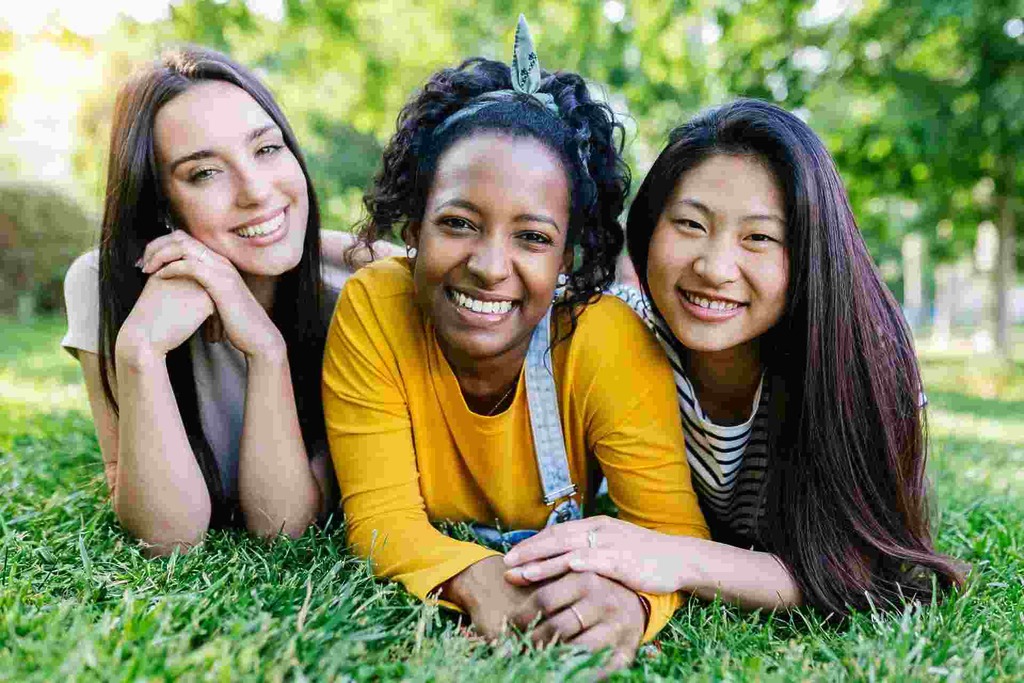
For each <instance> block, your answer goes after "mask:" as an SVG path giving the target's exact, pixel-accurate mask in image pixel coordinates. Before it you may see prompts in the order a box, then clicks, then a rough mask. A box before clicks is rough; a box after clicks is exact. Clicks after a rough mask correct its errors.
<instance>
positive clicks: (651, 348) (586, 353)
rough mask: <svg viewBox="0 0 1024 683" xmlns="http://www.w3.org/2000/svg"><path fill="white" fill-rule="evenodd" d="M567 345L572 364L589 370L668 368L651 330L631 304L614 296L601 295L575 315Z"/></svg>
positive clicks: (639, 370) (643, 370)
mask: <svg viewBox="0 0 1024 683" xmlns="http://www.w3.org/2000/svg"><path fill="white" fill-rule="evenodd" d="M566 345H567V347H568V348H567V349H566V353H567V354H568V357H569V358H572V359H574V360H573V365H575V366H578V367H579V368H580V369H589V371H591V372H598V371H604V370H608V369H611V368H613V367H621V368H623V369H625V370H635V371H637V372H639V373H641V374H642V373H643V372H645V371H650V370H659V369H661V368H662V367H663V366H664V367H667V359H666V358H665V353H664V351H663V350H662V348H661V345H660V344H659V343H658V340H657V339H656V338H655V336H654V333H653V332H652V331H651V330H650V328H648V327H647V325H646V324H644V322H643V320H641V319H640V317H639V316H638V315H637V314H636V313H635V312H634V311H633V309H632V308H630V306H628V305H627V304H626V303H624V302H623V301H621V300H620V299H618V298H617V297H615V296H609V295H602V296H601V298H600V299H598V300H597V301H595V302H593V303H591V304H588V305H587V306H586V307H585V308H584V309H583V311H582V312H581V313H580V315H579V317H578V318H577V320H576V329H575V330H574V331H573V333H572V335H571V337H570V338H569V339H568V340H566ZM613 374H614V373H613Z"/></svg>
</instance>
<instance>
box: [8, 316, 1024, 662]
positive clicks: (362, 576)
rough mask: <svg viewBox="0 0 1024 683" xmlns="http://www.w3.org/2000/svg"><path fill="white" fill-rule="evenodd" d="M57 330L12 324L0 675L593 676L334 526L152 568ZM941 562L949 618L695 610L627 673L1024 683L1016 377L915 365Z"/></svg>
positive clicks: (922, 610)
mask: <svg viewBox="0 0 1024 683" xmlns="http://www.w3.org/2000/svg"><path fill="white" fill-rule="evenodd" d="M62 333H63V320H61V319H57V320H53V319H50V320H43V321H40V322H39V323H37V324H35V325H32V326H29V327H25V326H17V325H16V324H15V323H13V322H12V321H10V320H5V319H0V539H2V540H0V546H2V547H0V680H18V681H52V680H168V679H176V678H183V679H186V680H207V679H209V680H218V681H219V680H289V681H290V680H295V681H303V680H307V679H308V680H378V679H405V680H413V681H420V680H422V681H427V680H470V679H472V680H474V681H491V680H518V679H526V680H535V679H540V680H544V679H546V680H562V679H574V678H575V679H579V680H585V679H587V678H589V677H591V675H592V668H593V667H594V666H595V665H596V663H597V660H598V659H599V658H598V657H596V656H590V655H587V654H584V653H579V652H574V651H572V650H570V649H568V648H564V647H560V648H553V649H547V650H535V649H530V648H526V647H524V646H523V645H522V643H521V642H520V641H518V640H515V639H509V640H508V641H507V642H504V643H502V644H499V645H497V646H491V645H487V644H484V643H481V642H479V641H475V640H470V639H467V638H465V637H463V636H462V635H461V634H460V631H459V626H458V624H457V622H456V621H455V620H454V619H453V618H452V617H450V616H449V615H447V614H445V613H442V612H438V611H437V610H435V609H431V608H426V607H423V606H421V605H419V604H417V603H416V602H414V601H413V600H411V599H409V598H408V597H406V596H405V595H404V594H403V592H402V591H401V590H400V589H398V588H397V587H396V586H392V585H389V584H385V583H383V582H378V581H375V580H373V579H372V577H371V576H370V573H369V572H368V570H367V567H366V566H365V564H364V563H362V562H360V561H359V560H357V559H355V558H353V557H351V556H349V555H348V554H347V553H346V552H345V551H344V534H343V531H342V530H341V529H340V528H338V527H337V526H336V525H329V526H328V528H326V529H320V530H311V531H310V532H308V533H307V534H306V535H305V536H304V537H303V538H302V539H300V540H298V541H295V542H288V541H281V542H277V543H275V544H273V545H265V544H262V543H260V542H257V541H254V540H252V539H249V538H246V537H245V536H244V535H242V534H235V533H217V534H212V535H211V537H210V538H209V540H208V541H207V542H206V543H205V544H204V545H203V546H202V547H201V548H199V549H197V550H196V551H195V552H192V553H190V554H188V555H186V556H180V557H172V558H169V559H165V560H157V561H147V560H146V559H144V558H143V557H142V555H141V554H140V552H139V550H138V548H137V547H136V546H135V545H134V544H133V543H132V541H131V539H129V538H128V537H126V536H125V535H124V534H123V533H122V532H121V531H120V530H119V528H118V526H117V524H116V521H115V519H114V516H113V514H112V513H111V511H110V506H109V505H108V503H107V502H106V500H105V491H104V484H103V481H102V467H101V462H100V454H99V448H98V446H97V444H96V439H95V435H94V432H93V428H92V423H91V421H90V418H89V413H88V405H87V402H86V397H85V391H84V388H83V386H82V384H81V380H80V375H79V371H78V366H77V364H76V363H75V361H74V360H73V359H72V358H71V357H70V356H68V355H67V354H66V353H64V352H63V351H62V350H60V349H59V347H58V342H59V339H60V336H61V334H62ZM923 367H924V370H925V378H926V387H927V391H928V396H929V399H930V409H929V421H930V429H931V435H932V442H931V443H932V450H931V475H932V480H933V483H934V485H935V488H936V491H937V495H936V500H937V503H938V505H937V508H938V510H937V512H936V515H935V521H936V524H937V529H938V537H939V543H940V545H941V547H942V549H943V550H944V551H946V552H948V553H951V554H953V555H955V556H957V557H960V558H963V559H965V560H967V561H968V562H970V563H971V564H972V565H973V567H974V571H973V574H972V576H971V579H970V582H969V585H968V587H967V589H966V590H965V591H964V592H963V593H962V594H961V595H960V596H958V597H956V598H955V599H953V600H949V601H947V602H946V603H944V604H942V605H941V606H934V605H932V606H925V607H907V608H906V609H905V610H904V611H903V612H902V613H897V614H890V615H877V614H864V615H860V616H858V617H856V618H854V619H853V620H851V622H850V623H848V624H847V625H845V626H843V627H841V628H834V627H831V626H829V625H827V624H824V623H822V621H821V620H820V619H817V618H815V617H813V616H811V615H809V614H804V613H795V614H791V615H788V616H782V617H772V616H768V615H751V614H742V613H739V612H737V611H736V610H734V609H731V608H729V607H726V606H723V605H720V604H712V605H704V604H697V603H692V604H690V605H689V606H688V607H684V608H683V609H681V610H680V611H679V612H678V613H677V614H676V617H675V618H674V619H673V621H672V622H671V623H670V624H669V625H668V626H667V627H666V629H665V631H664V632H663V633H662V637H661V649H660V652H657V653H650V654H646V655H644V656H642V657H641V658H640V659H639V660H638V662H637V663H636V664H635V665H634V666H633V668H632V669H630V670H629V671H628V672H626V673H624V674H620V675H619V678H623V679H629V678H635V679H641V678H651V679H657V678H659V677H663V678H664V679H678V678H683V677H690V678H693V679H695V680H787V681H789V680H808V679H810V680H847V679H852V680H861V679H868V680H877V679H896V680H1020V679H1022V678H1024V578H1022V577H1024V363H1020V362H1019V363H1017V364H1016V366H1014V367H1013V368H1012V369H1008V368H1006V367H1004V366H999V365H996V364H991V363H986V362H983V361H981V360H979V359H976V358H971V357H970V356H965V355H945V356H934V357H933V356H928V357H926V358H925V359H924V361H923Z"/></svg>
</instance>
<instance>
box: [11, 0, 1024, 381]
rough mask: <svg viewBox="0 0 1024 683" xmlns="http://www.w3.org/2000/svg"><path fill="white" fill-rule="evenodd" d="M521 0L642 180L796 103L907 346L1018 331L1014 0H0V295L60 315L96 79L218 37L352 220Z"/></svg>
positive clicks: (1003, 346) (88, 201)
mask: <svg viewBox="0 0 1024 683" xmlns="http://www.w3.org/2000/svg"><path fill="white" fill-rule="evenodd" d="M518 12H524V13H525V14H526V15H527V16H528V17H529V18H530V22H531V27H533V29H534V33H535V37H536V39H537V41H538V42H539V43H540V44H542V45H543V46H544V54H545V55H546V57H545V64H546V65H549V66H550V65H557V66H561V67H565V68H571V69H574V70H579V71H581V72H582V73H584V74H587V75H588V76H589V77H590V78H591V79H592V81H593V85H594V88H595V90H596V91H599V92H601V93H603V97H605V98H606V99H607V100H608V101H609V102H610V103H611V104H612V106H613V108H614V109H615V110H616V111H617V112H619V113H620V114H621V115H622V118H623V121H624V123H625V124H626V126H627V130H628V131H629V135H628V140H627V151H628V155H629V158H630V160H631V161H632V166H633V169H634V172H635V175H636V176H637V177H638V178H639V177H641V176H642V175H643V173H644V172H645V171H646V169H647V168H648V166H649V165H650V163H651V162H652V161H653V157H654V155H655V154H656V153H657V151H658V150H659V149H660V148H661V146H662V145H663V142H664V140H665V136H666V134H667V133H668V131H669V130H670V129H671V128H672V127H673V126H674V125H677V124H678V123H680V122H682V121H683V120H685V119H686V118H687V117H688V116H690V115H692V114H693V113H695V112H696V111H698V110H699V109H700V108H702V107H705V106H708V105H712V104H717V103H720V102H723V101H725V100H728V99H731V98H734V97H738V96H751V97H760V98H764V99H768V100H771V101H774V102H777V103H779V104H781V105H783V106H785V107H787V108H789V109H791V110H793V111H795V112H796V113H797V114H798V115H799V116H801V117H802V118H804V119H805V120H806V121H807V122H808V123H809V124H810V125H811V126H812V127H813V128H814V129H815V130H816V131H818V133H819V134H821V135H822V137H823V138H824V139H825V141H826V143H827V144H828V146H829V149H830V151H831V152H832V153H833V154H834V155H835V157H836V160H837V162H838V164H839V167H840V170H841V172H842V174H843V177H844V179H845V181H846V182H847V184H848V187H849V189H850V195H851V199H852V202H853V207H854V211H855V214H856V216H857V218H858V221H859V224H860V226H861V229H862V230H863V232H864V235H865V237H866V238H867V240H868V243H869V245H870V248H871V250H872V252H873V254H874V256H875V259H876V261H877V263H878V265H879V268H880V270H881V272H882V274H883V275H884V277H885V279H886V281H887V283H888V284H889V286H890V287H891V289H892V290H893V292H894V293H895V294H896V296H897V297H898V298H899V299H900V300H901V301H902V302H903V303H904V308H905V311H906V315H907V319H908V321H909V322H910V323H911V325H912V326H913V328H914V330H915V334H916V336H917V339H918V344H919V347H920V348H921V349H922V352H924V353H937V354H940V355H941V354H944V353H945V354H948V353H961V354H975V355H980V356H982V357H986V358H991V359H993V360H994V359H997V358H999V359H1003V361H1007V360H1010V359H1012V358H1013V357H1014V354H1015V353H1016V354H1018V355H1019V354H1021V352H1022V350H1024V326H1022V323H1024V287H1022V286H1021V283H1020V278H1019V276H1018V273H1019V272H1020V270H1021V268H1020V266H1021V264H1022V250H1021V246H1020V245H1021V243H1022V242H1024V240H1021V239H1019V236H1020V231H1021V230H1022V228H1021V225H1022V220H1021V212H1022V203H1021V201H1020V197H1021V190H1022V187H1024V167H1022V164H1021V150H1022V149H1024V114H1022V112H1024V17H1022V12H1021V4H1020V2H1019V0H947V1H946V2H943V3H932V2H926V1H924V0H920V1H917V2H902V1H900V2H897V1H896V0H870V1H869V0H802V1H799V0H746V1H740V0H705V1H703V2H689V3H679V2H664V0H584V1H581V2H572V3H568V2H566V3H555V2H540V1H538V0H520V1H518V2H515V3H513V2H511V1H510V0H480V1H479V2H465V1H460V0H250V1H249V2H244V1H242V0H181V1H178V2H172V3H168V2H166V1H165V0H123V1H122V2H120V3H118V2H107V3H100V4H92V3H72V2H47V1H41V2H32V3H5V7H4V9H2V10H0V285H2V286H0V314H2V315H6V316H18V318H19V319H20V320H23V321H27V320H29V319H31V318H33V317H34V316H37V315H41V314H48V313H49V314H54V313H57V312H59V310H60V307H61V305H62V304H61V301H62V297H61V296H60V280H61V277H62V274H63V270H64V269H65V268H66V267H67V265H68V264H69V263H70V261H71V259H72V258H73V257H74V255H75V254H77V253H80V252H81V251H84V250H85V249H87V248H88V247H89V246H90V245H95V244H96V241H97V236H98V223H99V215H100V212H101V207H102V194H103V186H104V179H105V164H106V158H105V153H106V149H105V148H106V144H107V136H108V134H109V119H110V112H111V109H112V104H113V96H114V93H115V91H116V89H117V88H118V86H119V85H120V84H121V83H122V82H123V80H124V79H125V78H126V77H127V76H128V74H130V73H131V71H132V70H133V69H134V68H135V67H136V66H137V65H138V64H139V63H140V62H142V61H144V60H148V59H152V58H153V57H154V56H155V55H157V54H158V53H159V51H160V48H161V46H164V45H168V44H173V43H176V42H195V43H200V44H203V45H208V46H211V47H214V48H218V49H221V50H226V51H228V52H230V53H231V54H232V55H234V56H235V57H236V58H237V59H239V60H241V61H242V62H244V63H246V64H248V65H251V66H254V67H256V68H257V69H258V71H259V73H260V74H261V75H262V76H264V77H265V78H266V79H267V81H268V82H269V84H270V85H271V87H272V88H273V90H274V91H275V94H276V95H277V96H278V98H279V100H280V102H281V103H282V105H283V107H284V108H285V110H286V112H287V113H288V115H289V117H290V119H291V121H292V122H293V124H294V125H295V127H296V129H297V133H298V136H299V140H300V141H301V144H302V145H303V148H304V150H305V151H306V153H307V155H308V157H309V161H310V167H311V171H312V173H313V176H314V178H315V181H316V183H317V189H318V191H319V193H320V198H321V201H322V203H323V207H324V214H325V217H326V226H327V227H328V228H330V229H339V230H345V229H349V228H350V227H351V226H352V224H353V223H354V222H355V221H356V220H357V219H358V217H359V212H360V195H361V192H362V190H363V188H364V187H365V186H366V184H367V182H368V180H369V178H370V176H371V175H372V173H373V172H374V168H375V166H376V164H377V161H378V158H379V155H380V151H381V144H382V141H383V140H384V139H385V138H386V136H387V135H388V133H389V131H391V130H392V128H393V126H394V119H395V116H396V115H397V113H398V110H399V108H400V106H401V104H402V102H403V101H404V100H405V99H406V97H407V96H408V95H409V94H410V92H411V91H412V90H413V89H414V88H415V87H416V85H417V84H418V83H420V82H422V80H423V79H424V78H425V77H426V75H427V74H429V73H430V72H431V71H432V70H434V69H436V68H438V67H439V66H441V65H445V64H451V63H454V62H455V61H457V60H459V59H461V58H463V57H466V56H469V55H477V54H481V55H485V56H490V57H497V58H500V57H502V56H503V55H505V54H506V53H507V51H508V43H509V41H510V40H511V38H510V35H508V34H509V27H510V26H512V25H513V19H514V17H515V15H516V14H517V13H518Z"/></svg>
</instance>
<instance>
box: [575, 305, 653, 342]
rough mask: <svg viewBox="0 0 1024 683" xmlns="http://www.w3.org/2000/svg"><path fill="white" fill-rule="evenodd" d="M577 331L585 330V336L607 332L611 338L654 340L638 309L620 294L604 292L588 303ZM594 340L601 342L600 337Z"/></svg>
mask: <svg viewBox="0 0 1024 683" xmlns="http://www.w3.org/2000/svg"><path fill="white" fill-rule="evenodd" d="M577 332H584V336H585V337H586V336H593V335H602V334H607V335H608V336H609V338H615V339H620V338H621V339H623V340H626V341H628V340H633V339H637V338H639V339H643V340H648V341H651V342H653V341H654V336H653V334H651V331H650V329H648V327H647V326H646V325H645V324H644V321H643V320H642V319H641V318H640V316H639V315H638V314H637V311H636V310H635V309H634V308H633V307H632V306H631V305H630V304H628V303H626V302H625V301H623V300H622V299H621V298H619V297H618V295H609V294H602V295H601V298H600V299H598V300H597V301H595V302H593V303H591V304H589V305H587V306H586V307H585V308H584V309H583V311H582V312H581V313H580V315H579V318H578V319H577ZM573 336H574V337H575V336H576V335H575V334H574V335H573ZM581 341H582V340H581ZM593 341H596V342H600V340H599V339H595V340H593Z"/></svg>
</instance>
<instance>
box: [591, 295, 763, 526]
mask: <svg viewBox="0 0 1024 683" xmlns="http://www.w3.org/2000/svg"><path fill="white" fill-rule="evenodd" d="M609 292H610V293H611V294H614V295H615V296H617V297H618V298H620V299H622V300H623V301H625V302H626V303H627V304H629V306H630V308H632V309H633V310H634V311H636V313H637V314H638V315H639V316H640V317H641V318H642V319H643V320H644V322H645V323H647V326H648V327H650V329H651V330H652V331H653V332H654V335H655V337H657V339H658V341H659V342H660V343H661V346H662V348H663V349H665V354H666V355H667V356H668V360H669V363H670V364H671V365H672V371H673V374H674V375H675V380H676V394H677V396H678V398H679V412H680V417H681V419H682V422H683V434H684V435H685V437H686V438H685V440H686V459H687V461H688V462H689V464H690V477H691V479H692V480H693V486H694V490H695V491H696V492H697V497H698V499H699V500H700V504H701V508H702V509H703V510H704V516H705V517H706V518H707V521H708V526H709V527H710V528H711V530H712V533H715V531H716V530H722V531H726V532H727V533H728V534H729V535H730V536H734V537H738V538H737V539H736V540H742V541H750V542H754V540H755V539H757V537H758V534H757V533H756V529H757V528H758V524H759V523H760V520H761V517H762V516H763V512H764V501H763V484H764V479H765V471H766V468H767V466H768V420H769V417H768V395H767V394H768V392H767V391H766V390H765V388H764V376H762V377H761V385H760V386H759V387H758V389H757V394H756V396H755V397H754V402H753V405H752V406H751V411H750V416H749V417H748V418H747V420H746V421H745V422H743V424H738V425H727V426H723V425H716V424H715V423H713V422H712V421H711V420H710V419H708V416H707V415H706V414H705V413H704V411H703V410H702V409H701V407H700V403H699V402H698V400H697V394H696V392H695V391H694V389H693V384H692V383H691V382H690V379H689V378H688V377H687V376H686V372H685V371H684V369H683V363H682V362H681V358H680V356H681V353H682V349H681V348H680V345H679V342H678V341H677V340H676V338H675V337H674V336H673V335H672V333H671V332H670V331H669V330H667V329H666V328H665V327H664V324H663V323H661V322H660V321H658V320H657V319H656V316H655V315H654V312H653V311H652V310H651V307H650V306H649V305H648V303H647V301H646V300H645V299H644V297H643V295H642V294H641V293H640V292H639V291H637V290H636V289H633V288H632V287H628V286H624V285H615V286H613V287H612V288H611V289H610V290H609Z"/></svg>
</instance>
